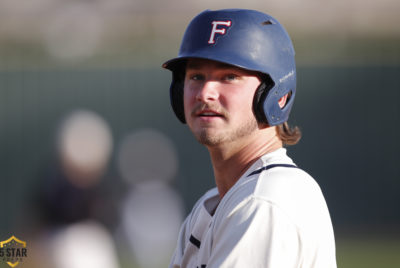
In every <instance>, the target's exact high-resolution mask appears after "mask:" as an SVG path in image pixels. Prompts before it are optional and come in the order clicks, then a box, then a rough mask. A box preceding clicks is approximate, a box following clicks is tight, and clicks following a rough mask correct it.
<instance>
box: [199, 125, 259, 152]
mask: <svg viewBox="0 0 400 268" xmlns="http://www.w3.org/2000/svg"><path fill="white" fill-rule="evenodd" d="M256 129H258V123H257V121H256V119H255V118H252V119H249V120H247V121H246V122H245V123H244V124H242V125H240V126H239V127H237V128H235V129H233V130H228V131H220V132H218V133H214V132H213V131H212V130H210V129H208V128H203V129H201V130H200V131H199V132H197V133H194V136H195V137H196V139H197V141H198V142H199V143H201V144H203V145H205V146H216V145H219V144H222V143H229V142H232V141H235V140H238V139H240V138H243V137H245V136H248V135H250V134H251V133H252V132H254V131H255V130H256Z"/></svg>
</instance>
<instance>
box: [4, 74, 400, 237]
mask: <svg viewBox="0 0 400 268" xmlns="http://www.w3.org/2000/svg"><path fill="white" fill-rule="evenodd" d="M298 77H299V81H298V94H297V99H296V103H295V106H294V108H293V116H292V117H291V120H290V121H291V122H292V123H293V124H296V125H299V126H300V127H301V129H302V131H303V139H302V141H301V142H300V144H299V145H297V146H295V147H292V148H289V154H290V155H291V156H293V157H294V159H295V161H296V162H297V164H299V165H300V166H301V167H302V168H304V169H305V170H307V171H308V172H309V173H311V174H312V175H313V176H314V177H315V178H316V180H317V181H318V182H319V183H320V185H321V188H322V190H323V192H324V193H325V195H326V199H327V202H328V205H329V208H330V211H331V214H332V218H333V222H334V225H335V227H336V229H338V230H340V229H341V228H342V227H343V228H344V229H345V228H350V227H351V228H359V226H364V227H374V228H377V231H379V228H380V227H382V228H383V227H384V230H385V231H387V230H388V229H387V227H391V228H392V231H396V232H398V231H399V230H400V229H399V226H400V210H399V209H398V205H399V204H400V195H399V194H398V193H399V191H400V177H399V174H400V167H399V165H398V163H399V160H400V157H399V154H398V152H399V151H400V141H399V140H398V131H399V130H400V127H399V123H400V122H399V120H400V118H399V105H398V103H397V102H398V99H399V97H400V86H399V81H398V77H400V67H399V66H367V67H354V66H353V67H319V66H315V67H300V68H299V70H298ZM169 80H170V74H169V73H168V72H167V71H164V70H161V69H148V70H136V69H120V70H118V69H113V70H106V69H93V70H88V69H84V70H55V71H53V70H37V71H32V70H18V71H1V72H0V148H1V150H0V178H1V183H2V187H1V188H0V196H1V197H2V199H3V200H8V201H7V205H3V206H2V215H3V216H2V220H1V221H0V230H1V233H3V234H7V233H8V232H10V231H12V230H13V228H14V226H15V224H17V222H16V221H17V220H18V221H20V220H21V219H24V217H25V216H26V217H32V216H33V217H34V216H35V214H33V215H32V213H29V210H26V209H27V208H29V207H30V205H31V202H32V197H33V196H34V195H35V191H38V189H40V187H42V185H41V183H43V178H42V177H43V176H45V175H44V174H46V170H48V169H49V167H50V166H51V165H55V164H56V163H57V161H58V159H57V156H56V147H55V145H56V144H55V143H56V134H57V131H58V130H57V127H58V126H59V125H60V123H61V120H62V119H63V118H64V117H65V116H66V115H67V114H68V113H70V112H71V111H73V110H74V109H77V108H84V109H88V110H92V111H95V112H96V113H98V114H99V115H100V116H102V117H103V118H104V119H105V120H106V121H107V122H108V124H109V125H110V128H111V131H112V134H113V137H114V143H115V144H119V143H120V142H121V139H122V137H123V136H124V135H126V134H127V133H129V132H131V131H133V130H136V129H140V128H143V127H147V128H153V129H157V130H158V131H161V132H162V133H164V134H165V135H166V136H168V137H169V138H170V139H171V140H172V142H173V143H174V145H175V146H176V150H177V152H178V158H179V172H178V175H177V180H176V181H175V183H174V184H175V186H176V187H177V189H178V190H179V191H180V193H181V195H182V196H183V198H184V201H185V204H186V207H187V208H190V207H191V206H192V205H193V203H194V201H195V200H196V199H197V198H198V197H199V196H200V195H201V194H202V193H203V192H204V190H206V189H207V188H209V187H212V185H213V177H212V170H211V166H210V161H209V159H208V154H207V152H206V151H205V149H204V148H202V147H201V146H200V145H198V144H197V143H196V142H195V140H194V139H193V138H192V136H191V134H190V133H189V131H188V130H187V129H186V127H185V126H184V125H181V124H180V123H178V121H177V120H176V119H175V118H174V115H173V113H172V111H171V109H170V107H169V96H168V87H169ZM116 150H117V149H114V152H113V155H112V161H111V162H110V164H109V165H108V169H107V176H106V177H107V178H106V179H105V182H104V184H105V185H107V187H111V188H110V189H112V188H113V187H115V189H116V190H117V189H119V188H120V187H123V185H124V182H123V181H122V180H120V179H119V177H120V174H118V170H117V168H116V160H115V156H116V155H117V151H116ZM19 225H21V223H19Z"/></svg>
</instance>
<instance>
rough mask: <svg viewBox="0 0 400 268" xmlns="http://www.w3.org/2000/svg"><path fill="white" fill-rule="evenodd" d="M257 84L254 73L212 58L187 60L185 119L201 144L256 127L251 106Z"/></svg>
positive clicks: (242, 134) (239, 135)
mask: <svg viewBox="0 0 400 268" xmlns="http://www.w3.org/2000/svg"><path fill="white" fill-rule="evenodd" d="M259 85H260V79H259V77H258V76H257V74H256V73H255V72H250V71H246V70H243V69H240V68H237V67H234V66H231V65H227V64H222V63H218V62H216V61H211V60H203V59H191V60H189V61H188V64H187V67H186V75H185V87H184V94H183V95H184V109H185V117H186V122H187V124H188V126H189V128H190V129H191V131H192V132H193V134H194V135H195V137H196V138H197V139H198V140H199V142H200V143H202V144H204V145H208V146H213V145H218V144H221V143H224V142H231V141H235V140H238V139H241V138H245V137H246V136H248V135H250V134H251V133H252V132H254V131H255V130H256V129H257V128H258V124H257V121H256V119H255V117H254V114H253V110H252V105H253V98H254V93H255V91H256V89H257V87H258V86H259Z"/></svg>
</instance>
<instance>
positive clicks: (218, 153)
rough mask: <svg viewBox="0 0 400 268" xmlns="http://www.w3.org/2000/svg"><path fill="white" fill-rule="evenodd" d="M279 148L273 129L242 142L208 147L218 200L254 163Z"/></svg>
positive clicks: (280, 142)
mask: <svg viewBox="0 0 400 268" xmlns="http://www.w3.org/2000/svg"><path fill="white" fill-rule="evenodd" d="M281 147H282V141H281V140H280V139H279V138H278V136H277V134H276V130H275V127H268V128H265V129H261V130H259V131H257V132H256V133H254V134H253V135H251V136H250V137H246V138H245V139H244V141H242V140H236V141H233V142H229V143H226V144H219V145H217V146H210V147H208V150H209V152H210V157H211V162H212V165H213V169H214V176H215V182H216V185H217V188H218V192H219V195H220V198H222V197H223V196H224V195H225V194H226V192H227V191H228V190H229V189H230V188H231V187H232V186H233V185H234V184H235V183H236V182H237V181H238V180H239V178H240V177H241V176H242V175H243V174H244V173H245V172H246V170H247V169H248V168H249V167H250V166H251V165H252V164H253V163H254V162H255V161H257V160H258V159H259V158H260V157H261V156H263V155H265V154H267V153H270V152H273V151H275V150H277V149H279V148H281Z"/></svg>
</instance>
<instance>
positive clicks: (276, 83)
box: [163, 9, 296, 126]
mask: <svg viewBox="0 0 400 268" xmlns="http://www.w3.org/2000/svg"><path fill="white" fill-rule="evenodd" d="M294 54H295V53H294V49H293V45H292V42H291V40H290V37H289V35H288V34H287V32H286V30H285V29H284V28H283V26H282V25H281V24H280V23H279V22H278V21H277V20H276V19H274V18H273V17H271V16H269V15H267V14H264V13H261V12H259V11H255V10H245V9H225V10H217V11H210V10H206V11H204V12H202V13H200V14H199V15H197V16H196V17H195V18H194V19H193V20H192V21H191V22H190V24H189V26H188V27H187V29H186V32H185V34H184V37H183V40H182V43H181V47H180V50H179V54H178V57H176V58H174V59H171V60H169V61H167V62H165V63H164V64H163V67H164V68H167V69H169V70H171V71H172V72H173V80H172V83H171V88H170V92H171V104H172V107H173V109H174V112H175V114H176V115H177V116H178V118H179V119H180V120H181V121H182V122H185V116H184V114H183V99H182V96H183V92H182V91H183V81H182V79H183V75H180V73H182V72H184V69H182V63H184V62H186V60H187V59H189V58H201V59H209V60H214V61H218V62H223V63H227V64H230V65H233V66H236V67H240V68H243V69H246V70H251V71H257V72H260V73H262V74H265V75H267V76H268V77H269V78H270V79H268V80H269V81H268V83H269V84H270V85H269V86H267V87H264V89H265V88H267V89H268V92H265V94H263V97H262V98H261V99H260V101H258V102H255V104H254V105H256V106H258V107H254V110H261V113H263V114H264V118H265V120H264V121H266V123H268V124H269V125H271V126H273V125H279V124H281V123H283V122H285V121H287V119H288V117H289V113H290V110H291V107H292V105H293V101H294V96H295V93H296V66H295V58H294ZM178 91H179V92H178ZM288 93H289V95H290V98H289V100H288V102H287V104H286V105H285V107H284V108H283V109H281V108H280V107H279V105H278V100H279V99H280V98H281V97H282V96H284V95H286V94H288ZM257 119H258V120H259V121H260V119H259V117H257Z"/></svg>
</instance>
